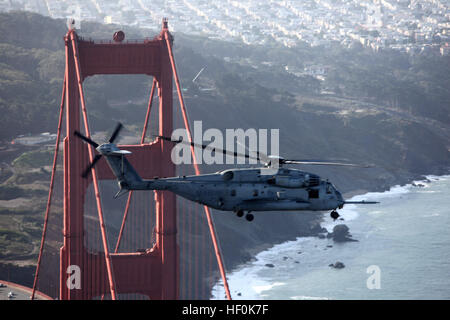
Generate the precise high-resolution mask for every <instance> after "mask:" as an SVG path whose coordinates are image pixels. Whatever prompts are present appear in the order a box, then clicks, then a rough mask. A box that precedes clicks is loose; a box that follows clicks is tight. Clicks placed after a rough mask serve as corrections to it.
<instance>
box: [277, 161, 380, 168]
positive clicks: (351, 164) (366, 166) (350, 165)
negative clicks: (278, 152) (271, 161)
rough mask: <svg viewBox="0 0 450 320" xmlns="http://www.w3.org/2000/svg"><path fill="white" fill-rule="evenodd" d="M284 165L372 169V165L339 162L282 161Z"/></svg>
mask: <svg viewBox="0 0 450 320" xmlns="http://www.w3.org/2000/svg"><path fill="white" fill-rule="evenodd" d="M283 163H286V164H305V165H314V166H344V167H359V168H372V167H373V166H372V165H361V164H354V163H341V162H328V161H315V160H314V161H310V160H302V161H299V160H283Z"/></svg>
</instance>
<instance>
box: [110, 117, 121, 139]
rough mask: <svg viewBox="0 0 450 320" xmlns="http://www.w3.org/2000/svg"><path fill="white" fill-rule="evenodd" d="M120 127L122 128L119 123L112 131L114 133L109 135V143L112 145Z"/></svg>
mask: <svg viewBox="0 0 450 320" xmlns="http://www.w3.org/2000/svg"><path fill="white" fill-rule="evenodd" d="M122 127H123V126H122V124H121V123H120V122H119V123H118V124H117V126H116V128H115V129H114V131H113V133H112V135H111V138H109V143H113V142H114V140H116V138H117V136H118V135H119V133H120V130H122Z"/></svg>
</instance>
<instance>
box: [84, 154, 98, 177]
mask: <svg viewBox="0 0 450 320" xmlns="http://www.w3.org/2000/svg"><path fill="white" fill-rule="evenodd" d="M101 157H102V155H101V154H97V155H96V156H95V158H94V160H92V163H91V164H90V165H89V166H88V167H87V168H86V169H85V170H84V171H83V173H82V174H81V176H82V177H83V178H86V177H87V176H88V174H89V172H91V169H92V168H93V167H94V166H95V164H96V163H97V161H98V160H100V158H101Z"/></svg>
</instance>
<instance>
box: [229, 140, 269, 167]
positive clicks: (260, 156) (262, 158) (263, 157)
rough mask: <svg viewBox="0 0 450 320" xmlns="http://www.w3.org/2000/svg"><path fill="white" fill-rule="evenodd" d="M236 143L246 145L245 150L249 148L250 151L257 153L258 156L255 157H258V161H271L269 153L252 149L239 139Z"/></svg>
mask: <svg viewBox="0 0 450 320" xmlns="http://www.w3.org/2000/svg"><path fill="white" fill-rule="evenodd" d="M236 143H237V144H238V145H240V146H242V147H244V148H245V150H247V152H248V153H253V154H256V157H254V159H256V160H258V161H262V162H264V163H270V158H269V156H268V155H267V154H265V153H264V152H260V151H253V150H250V149H249V148H247V146H246V145H245V144H243V143H240V142H239V140H236Z"/></svg>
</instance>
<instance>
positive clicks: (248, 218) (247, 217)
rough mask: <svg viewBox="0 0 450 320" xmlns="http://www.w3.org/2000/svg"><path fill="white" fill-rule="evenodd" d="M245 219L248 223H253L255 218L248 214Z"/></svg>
mask: <svg viewBox="0 0 450 320" xmlns="http://www.w3.org/2000/svg"><path fill="white" fill-rule="evenodd" d="M245 219H247V221H253V219H254V216H253V215H252V214H251V213H247V214H246V215H245Z"/></svg>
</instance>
